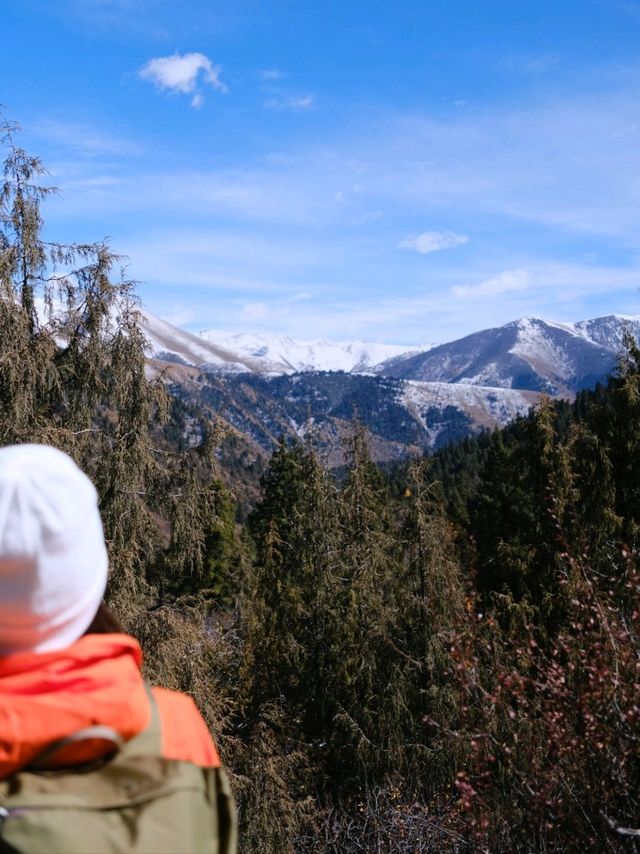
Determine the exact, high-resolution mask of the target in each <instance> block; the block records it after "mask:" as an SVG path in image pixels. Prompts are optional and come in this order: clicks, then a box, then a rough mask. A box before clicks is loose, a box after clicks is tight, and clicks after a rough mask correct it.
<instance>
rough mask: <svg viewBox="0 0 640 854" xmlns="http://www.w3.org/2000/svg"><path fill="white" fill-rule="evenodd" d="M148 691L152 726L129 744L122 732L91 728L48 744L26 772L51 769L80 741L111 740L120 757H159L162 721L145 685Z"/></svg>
mask: <svg viewBox="0 0 640 854" xmlns="http://www.w3.org/2000/svg"><path fill="white" fill-rule="evenodd" d="M144 687H145V691H146V693H147V699H148V700H149V707H150V710H151V717H150V720H149V724H148V725H147V726H146V727H145V728H144V729H143V730H142V732H139V733H138V734H137V735H134V736H133V738H131V739H129V741H125V740H124V738H123V737H122V736H121V735H120V733H119V732H116V731H115V730H114V729H111V727H107V726H88V727H84V729H80V730H78V731H77V732H72V733H71V734H70V735H66V736H63V737H62V738H57V739H56V740H55V741H52V742H51V743H50V744H48V745H47V746H46V747H45V748H44V749H43V750H41V751H40V753H38V755H37V756H35V757H34V758H33V759H32V760H31V762H29V764H28V765H26V766H25V767H24V768H23V770H24V771H35V772H37V771H46V770H48V769H49V768H50V767H51V762H52V761H53V760H54V759H55V757H56V756H57V755H58V753H60V751H61V750H63V749H64V748H65V747H68V746H69V745H70V744H77V743H78V742H79V741H91V740H93V739H97V740H100V741H108V742H111V744H112V745H113V751H112V752H113V753H117V754H118V756H120V757H133V756H136V757H140V756H159V755H160V753H161V749H162V722H161V720H160V712H159V710H158V704H157V703H156V700H155V697H154V696H153V692H152V690H151V687H150V686H149V685H148V684H147V683H146V682H145V683H144Z"/></svg>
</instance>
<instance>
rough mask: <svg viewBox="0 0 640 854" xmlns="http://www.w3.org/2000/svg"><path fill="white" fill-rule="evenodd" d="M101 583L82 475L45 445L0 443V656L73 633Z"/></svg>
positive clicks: (97, 533)
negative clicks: (4, 444)
mask: <svg viewBox="0 0 640 854" xmlns="http://www.w3.org/2000/svg"><path fill="white" fill-rule="evenodd" d="M106 583H107V550H106V547H105V542H104V535H103V532H102V522H101V520H100V514H99V512H98V497H97V494H96V490H95V488H94V486H93V484H92V483H91V481H90V480H89V478H88V477H87V476H86V475H85V474H83V472H82V471H80V469H79V468H78V466H77V465H76V464H75V463H74V462H73V460H72V459H71V457H69V456H67V455H66V454H64V453H62V451H58V450H56V449H55V448H52V447H49V446H48V445H11V446H9V447H6V448H0V656H5V655H10V654H12V653H16V652H28V651H30V652H50V651H53V650H58V649H62V648H64V647H65V646H68V645H70V644H72V643H73V642H74V641H76V640H78V638H80V637H81V635H83V634H84V633H85V631H86V630H87V628H88V627H89V626H90V624H91V623H92V621H93V620H94V617H95V615H96V612H97V611H98V607H99V605H100V603H101V601H102V597H103V595H104V591H105V587H106Z"/></svg>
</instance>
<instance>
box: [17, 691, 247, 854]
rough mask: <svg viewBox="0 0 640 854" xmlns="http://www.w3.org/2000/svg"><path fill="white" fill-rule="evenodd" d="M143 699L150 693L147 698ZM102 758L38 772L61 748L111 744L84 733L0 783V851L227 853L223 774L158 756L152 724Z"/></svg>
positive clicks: (230, 825) (229, 839) (102, 732)
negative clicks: (87, 742) (92, 740)
mask: <svg viewBox="0 0 640 854" xmlns="http://www.w3.org/2000/svg"><path fill="white" fill-rule="evenodd" d="M149 694H150V695H151V692H149ZM151 708H152V715H151V723H150V725H149V726H148V727H147V729H146V730H144V731H143V732H142V733H140V734H139V735H138V736H135V737H134V738H132V739H131V740H130V741H128V742H126V743H125V744H123V745H122V746H119V747H118V749H117V751H116V752H115V753H114V754H113V755H112V756H111V757H110V758H109V759H107V760H105V761H103V762H101V763H98V764H95V763H94V764H93V765H90V766H83V767H77V768H70V769H64V770H59V771H58V770H56V771H53V770H41V769H42V767H43V766H44V767H46V764H47V762H48V761H50V759H51V758H52V756H53V755H54V754H55V753H56V752H57V751H58V750H60V749H62V747H64V746H65V745H67V744H69V743H71V742H73V741H78V740H83V739H89V738H102V739H106V740H110V741H114V742H118V741H120V739H119V736H118V735H117V734H116V733H114V732H113V731H111V730H107V729H106V728H104V727H90V728H89V729H87V730H82V731H81V732H79V733H75V734H74V735H72V736H70V737H69V738H67V739H63V740H61V741H60V742H56V743H54V744H53V745H51V746H50V747H49V748H47V749H46V751H45V752H44V753H43V754H41V755H40V756H39V757H38V764H37V766H34V764H32V765H30V766H29V770H23V771H19V772H18V773H17V774H14V775H13V776H12V777H11V778H9V779H8V780H4V781H2V782H0V851H2V852H24V854H116V852H127V853H128V852H131V854H183V852H184V854H234V852H235V851H236V819H235V808H234V804H233V798H232V795H231V790H230V788H229V783H228V781H227V778H226V776H225V773H224V771H223V770H222V769H221V768H200V767H198V766H197V765H192V764H190V763H188V762H178V761H176V760H173V759H164V758H163V757H162V756H160V744H161V735H160V717H159V713H158V709H157V706H156V704H155V701H154V700H153V698H152V697H151Z"/></svg>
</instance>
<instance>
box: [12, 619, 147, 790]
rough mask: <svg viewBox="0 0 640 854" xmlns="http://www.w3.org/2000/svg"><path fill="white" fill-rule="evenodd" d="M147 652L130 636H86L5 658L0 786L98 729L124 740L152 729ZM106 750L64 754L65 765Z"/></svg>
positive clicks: (94, 745)
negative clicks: (143, 668) (61, 741)
mask: <svg viewBox="0 0 640 854" xmlns="http://www.w3.org/2000/svg"><path fill="white" fill-rule="evenodd" d="M141 663H142V652H141V650H140V646H139V645H138V643H137V641H135V640H134V639H133V638H132V637H129V636H128V635H124V634H107V635H85V636H84V637H82V638H80V640H78V641H76V643H74V644H72V645H71V646H69V647H66V648H65V649H62V650H57V651H55V652H47V653H18V654H16V655H11V656H7V657H5V658H0V779H1V778H5V777H8V776H10V775H11V774H12V773H13V772H14V771H16V770H18V769H19V768H21V767H22V766H24V765H26V764H28V763H29V762H30V761H31V760H32V759H34V758H35V757H36V756H37V755H38V754H39V753H40V752H41V751H42V750H43V748H44V747H46V746H47V745H48V744H50V743H51V742H52V741H55V740H56V739H58V738H63V737H64V736H67V735H69V734H71V733H74V732H77V731H78V730H81V729H84V728H86V727H89V726H94V725H96V724H99V725H102V726H107V727H110V728H111V729H114V730H115V731H116V732H118V733H119V734H120V735H121V736H122V737H123V738H124V739H125V740H128V739H130V738H132V737H133V736H134V735H137V733H139V732H141V731H142V730H143V729H144V728H145V727H146V726H147V725H148V723H149V719H150V708H149V701H148V699H147V694H146V690H145V686H144V682H143V680H142V675H141V673H140V665H141ZM104 751H105V745H104V743H100V742H95V741H94V742H80V743H78V744H76V745H73V746H72V747H69V748H67V749H65V751H64V757H63V758H62V757H61V759H60V764H62V762H63V760H64V764H65V765H69V764H78V763H81V762H86V761H88V760H90V759H93V758H95V757H97V756H100V755H102V753H104Z"/></svg>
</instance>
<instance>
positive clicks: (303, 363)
mask: <svg viewBox="0 0 640 854" xmlns="http://www.w3.org/2000/svg"><path fill="white" fill-rule="evenodd" d="M198 337H199V338H202V339H204V340H205V341H208V342H210V343H212V344H215V345H216V346H218V347H223V348H224V349H226V350H229V351H230V352H233V353H239V354H241V355H242V356H243V357H244V358H249V359H254V360H255V359H260V360H266V362H267V363H269V364H270V365H274V366H275V365H278V366H281V370H280V371H277V372H278V373H287V374H289V373H299V372H300V371H345V372H347V373H368V372H369V371H371V370H372V369H373V368H374V367H375V366H376V365H378V364H379V363H380V362H383V361H386V360H388V359H391V358H393V357H398V356H404V357H409V356H413V355H415V354H417V353H421V352H424V351H426V350H428V349H429V347H430V346H433V345H429V344H425V345H423V346H418V347H413V348H411V349H410V348H407V347H406V346H404V345H401V344H380V343H375V342H374V343H371V342H366V341H327V340H326V339H324V338H318V339H314V340H311V341H300V340H294V339H293V338H287V337H284V336H275V335H274V336H270V335H251V334H247V333H238V334H234V333H228V332H221V331H216V330H205V331H203V332H199V333H198ZM270 372H271V371H270Z"/></svg>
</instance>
